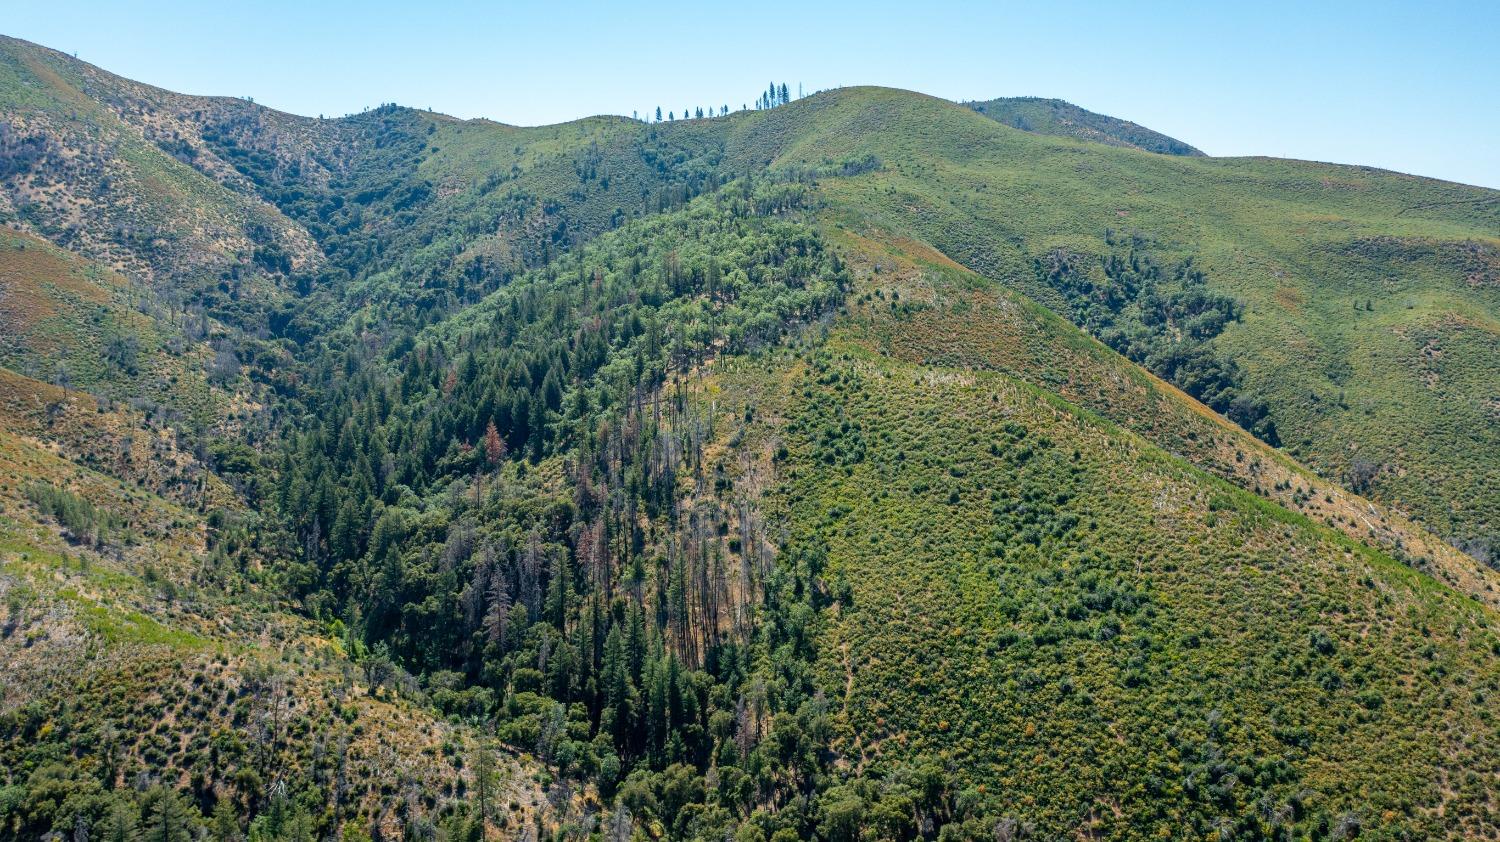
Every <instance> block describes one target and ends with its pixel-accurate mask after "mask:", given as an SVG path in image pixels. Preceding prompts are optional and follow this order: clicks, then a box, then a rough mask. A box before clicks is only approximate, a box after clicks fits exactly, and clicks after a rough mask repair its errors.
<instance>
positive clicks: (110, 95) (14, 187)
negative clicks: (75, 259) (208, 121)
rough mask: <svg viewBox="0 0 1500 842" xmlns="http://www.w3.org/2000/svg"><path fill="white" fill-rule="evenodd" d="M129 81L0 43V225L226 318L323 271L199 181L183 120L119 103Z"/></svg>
mask: <svg viewBox="0 0 1500 842" xmlns="http://www.w3.org/2000/svg"><path fill="white" fill-rule="evenodd" d="M127 84H133V83H126V82H125V80H120V79H119V78H118V77H113V76H110V75H109V74H105V73H102V72H101V71H99V70H98V69H97V68H93V67H91V66H89V65H86V64H83V63H82V62H79V61H76V60H74V59H71V58H68V57H67V56H64V55H62V54H61V53H57V52H55V51H53V50H48V49H46V48H44V47H39V46H37V45H35V44H29V43H27V42H25V41H20V40H16V39H12V38H0V113H3V114H4V117H3V127H4V136H5V139H6V140H5V145H6V146H7V148H8V154H7V155H6V162H5V165H4V167H3V168H0V222H4V223H6V224H7V225H9V226H12V227H19V228H22V229H23V230H26V231H29V232H31V233H35V234H38V235H40V236H42V237H45V238H46V239H48V240H51V241H52V242H54V243H56V244H58V245H61V246H63V247H65V248H68V249H70V250H72V251H75V252H78V253H79V254H82V255H84V256H86V257H89V258H91V259H93V260H95V261H98V262H99V263H101V264H103V265H104V266H105V267H107V268H110V269H114V270H116V271H119V272H121V273H122V274H124V275H125V276H127V277H128V278H130V279H132V280H134V281H137V282H143V283H149V284H150V285H151V286H152V287H153V288H154V289H155V291H156V292H158V293H159V294H161V295H163V296H165V297H166V298H167V299H168V300H174V301H178V302H187V301H192V302H198V303H201V304H203V305H205V306H209V307H213V308H216V309H218V310H221V311H222V312H224V314H225V315H226V317H230V316H231V315H232V314H235V313H237V312H238V311H239V310H240V309H241V307H240V306H239V298H240V296H241V295H244V296H246V297H247V298H250V297H254V296H260V297H265V296H275V295H280V294H281V290H282V288H283V287H284V286H285V285H286V276H288V275H290V274H291V273H292V272H293V271H294V270H299V269H309V268H311V267H312V266H314V265H315V264H316V263H317V262H318V257H319V256H318V255H317V253H316V252H315V250H314V249H313V247H312V244H311V242H310V241H309V240H308V238H307V236H306V233H305V232H303V231H302V230H300V228H299V227H298V226H296V225H295V224H292V223H290V222H289V221H287V220H286V219H285V218H284V217H283V216H282V215H281V214H280V213H278V212H277V211H276V209H275V208H273V207H271V206H269V205H267V204H266V203H265V202H263V201H261V200H260V199H259V198H256V197H254V196H250V195H247V194H246V192H245V191H242V190H235V189H231V187H229V186H226V185H224V184H221V183H220V182H219V181H217V180H215V178H213V177H210V175H208V174H206V172H205V171H208V172H212V171H213V168H214V166H213V165H214V163H215V162H212V161H208V160H203V161H199V160H198V149H197V147H196V146H195V145H194V144H193V143H192V142H190V141H189V140H188V139H187V138H185V137H184V136H183V132H182V127H181V125H180V123H179V122H176V121H174V120H172V119H171V117H170V115H168V114H165V113H163V112H162V111H160V110H158V109H156V108H154V107H148V106H145V105H142V104H141V103H138V102H131V101H128V100H125V99H123V98H122V96H123V95H122V93H121V90H122V86H124V85H127ZM200 167H201V168H202V169H200ZM251 309H252V310H253V309H254V308H251Z"/></svg>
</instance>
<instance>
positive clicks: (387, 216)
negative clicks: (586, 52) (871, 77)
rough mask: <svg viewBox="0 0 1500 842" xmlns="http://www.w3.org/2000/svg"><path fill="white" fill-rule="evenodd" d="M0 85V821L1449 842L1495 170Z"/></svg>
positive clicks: (87, 830)
mask: <svg viewBox="0 0 1500 842" xmlns="http://www.w3.org/2000/svg"><path fill="white" fill-rule="evenodd" d="M0 103H4V104H5V108H4V109H3V111H0V114H3V116H0V153H3V154H0V213H4V214H5V216H4V217H3V219H0V221H3V222H4V224H5V227H4V228H3V229H0V321H3V325H4V328H5V332H6V335H5V336H4V337H3V338H0V366H3V368H0V591H3V592H4V609H3V611H4V613H3V614H0V668H3V669H4V670H5V673H6V675H8V676H10V677H11V680H10V681H8V682H6V683H5V684H4V686H3V691H0V769H3V771H0V839H10V838H16V839H31V838H40V837H42V836H43V835H45V834H48V833H57V834H75V835H76V834H78V833H84V834H87V835H88V837H89V838H97V837H99V836H101V835H102V836H104V837H106V838H131V832H132V829H134V828H138V827H144V828H146V829H149V830H150V832H151V834H152V836H153V837H157V836H160V837H161V838H178V839H181V838H197V837H198V836H200V835H201V836H203V837H205V838H211V839H215V840H226V842H227V840H243V839H254V840H268V839H284V838H286V839H306V840H311V839H324V838H341V839H348V840H360V839H391V838H406V839H441V840H461V839H462V840H477V839H486V838H490V839H493V838H524V839H541V838H555V839H573V838H580V839H581V838H608V839H621V840H623V839H653V840H660V839H702V840H709V839H714V840H720V839H726V838H734V839H736V840H744V842H753V841H754V840H763V842H767V841H769V840H774V842H787V840H791V839H821V840H829V841H830V842H832V840H856V839H882V840H885V839H891V840H914V839H943V840H980V839H984V840H991V839H1008V840H1014V839H1023V838H1030V839H1060V838H1069V837H1071V838H1088V839H1118V840H1127V839H1140V838H1184V839H1209V838H1215V839H1266V838H1276V839H1280V838H1286V839H1350V838H1355V837H1361V838H1376V839H1414V838H1424V839H1425V838H1433V839H1439V838H1442V839H1495V838H1500V802H1497V800H1496V798H1495V795H1494V793H1495V792H1497V791H1500V722H1497V720H1496V717H1495V716H1494V713H1493V710H1494V706H1493V699H1494V697H1495V695H1496V693H1497V692H1500V570H1497V568H1496V567H1495V566H1493V561H1494V553H1495V550H1496V545H1497V541H1500V539H1497V538H1496V535H1497V530H1500V495H1496V494H1494V493H1493V488H1494V487H1495V486H1496V484H1497V483H1500V439H1497V438H1496V430H1497V429H1500V425H1496V424H1494V423H1493V422H1494V421H1495V420H1496V416H1495V411H1496V406H1497V405H1500V404H1497V403H1496V402H1497V400H1500V396H1497V395H1495V394H1493V386H1492V384H1493V382H1494V380H1495V376H1494V375H1495V372H1496V371H1497V370H1500V268H1497V267H1500V263H1497V255H1500V194H1496V193H1495V191H1489V190H1483V189H1480V188H1471V187H1465V186H1462V185H1454V184H1448V183H1443V182H1436V181H1431V180H1427V179H1421V178H1417V177H1413V176H1404V175H1399V174H1394V173H1386V172H1380V171H1375V170H1369V169H1362V168H1355V167H1337V166H1331V165H1323V164H1311V163H1306V162H1297V161H1283V160H1274V159H1218V158H1209V157H1206V156H1203V155H1202V154H1201V153H1198V152H1197V150H1194V149H1192V148H1191V147H1186V146H1185V145H1182V144H1180V143H1178V142H1176V141H1172V140H1171V139H1170V138H1165V137H1163V136H1160V135H1156V134H1155V133H1152V132H1149V131H1147V130H1145V129H1141V128H1140V127H1138V126H1135V125H1134V124H1129V123H1124V122H1123V121H1116V120H1113V119H1112V118H1104V117H1102V116H1100V115H1093V114H1089V113H1088V112H1084V111H1082V110H1081V109H1073V107H1072V106H1066V104H1063V103H1056V102H1055V101H1048V100H1031V99H1026V100H996V101H992V102H991V103H983V104H977V105H983V106H985V108H984V109H983V111H984V113H980V110H979V109H976V108H975V107H972V106H973V105H976V104H970V106H965V105H961V104H956V103H952V102H947V101H943V100H939V99H935V98H931V97H926V96H923V95H920V94H914V93H911V92H906V91H898V90H892V89H884V88H848V89H840V90H835V91H829V92H825V93H821V94H817V95H814V96H812V97H809V98H806V99H803V100H798V101H794V102H790V103H789V104H785V105H781V106H779V107H774V108H767V109H763V110H756V111H751V112H738V113H735V114H731V115H727V116H722V117H717V118H709V119H696V120H682V121H673V122H667V123H652V124H646V123H639V122H636V121H632V120H625V119H621V118H608V117H594V118H588V119H584V120H579V121H576V122H572V123H567V124H563V125H558V126H546V127H537V128H519V127H513V126H506V125H503V124H498V123H493V122H489V121H483V120H474V121H460V120H455V119H452V118H449V117H446V116H443V115H438V114H433V113H430V112H424V111H418V110H414V109H408V108H402V107H398V106H382V107H381V108H378V109H373V110H370V111H367V112H364V113H361V114H356V115H349V116H346V117H340V118H329V119H325V118H321V117H320V118H308V117H299V116H295V115H289V114H283V113H280V112H276V111H272V110H269V109H265V108H262V107H260V106H257V105H255V104H254V103H252V102H249V101H246V100H238V99H227V98H213V97H190V96H185V95H180V94H176V93H173V92H170V91H164V90H161V89H157V88H152V87H150V86H147V85H142V84H139V83H136V82H132V81H130V80H126V79H122V78H120V77H116V76H113V75H111V74H109V73H107V72H105V71H103V70H100V69H98V68H94V67H92V66H89V65H86V64H83V63H81V62H77V61H74V60H73V59H70V58H68V57H67V56H64V55H62V54H60V53H55V52H53V51H50V50H46V49H45V48H41V47H38V46H36V45H31V44H27V43H25V42H20V41H16V40H13V39H3V40H0ZM1017 120H1020V121H1021V122H1023V123H1025V125H1022V126H1020V127H1019V128H1022V129H1024V130H1023V131H1018V130H1017V126H1016V125H1015V123H1016V121H1017ZM1055 135H1064V136H1061V137H1059V136H1055ZM1158 152H1166V153H1168V154H1157V153H1158ZM140 220H145V221H148V222H149V225H150V226H151V230H150V231H149V232H146V234H148V235H149V236H143V235H142V231H143V230H144V229H139V228H138V227H135V226H136V225H137V222H133V221H140Z"/></svg>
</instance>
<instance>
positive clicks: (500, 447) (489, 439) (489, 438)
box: [484, 419, 505, 468]
mask: <svg viewBox="0 0 1500 842" xmlns="http://www.w3.org/2000/svg"><path fill="white" fill-rule="evenodd" d="M484 455H485V458H486V459H488V460H489V462H490V467H492V468H498V467H499V466H500V463H501V462H502V461H503V460H504V459H505V440H504V439H502V438H500V431H499V430H498V429H496V428H495V421H494V419H490V424H489V426H488V427H486V428H485V429H484Z"/></svg>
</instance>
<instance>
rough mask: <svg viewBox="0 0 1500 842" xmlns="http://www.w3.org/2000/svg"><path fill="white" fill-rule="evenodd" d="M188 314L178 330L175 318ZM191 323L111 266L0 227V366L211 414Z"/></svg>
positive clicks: (204, 367)
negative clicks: (169, 310) (184, 322)
mask: <svg viewBox="0 0 1500 842" xmlns="http://www.w3.org/2000/svg"><path fill="white" fill-rule="evenodd" d="M174 316H175V317H177V318H183V320H185V321H189V325H188V326H187V327H186V329H185V328H184V327H183V326H180V325H179V324H177V318H174ZM198 327H199V325H198V324H194V323H192V321H191V320H188V319H186V318H185V314H181V313H178V314H171V313H168V312H166V311H165V310H164V309H161V308H158V307H157V306H156V304H155V298H154V297H152V296H150V295H149V293H146V292H144V291H142V290H140V289H138V288H136V287H133V286H132V285H131V283H130V282H129V281H127V280H126V279H125V278H123V277H121V276H120V275H118V274H116V273H114V272H111V271H109V270H107V269H103V268H101V267H100V266H98V265H97V264H93V263H90V262H88V261H86V260H83V259H81V258H79V257H78V256H77V255H74V254H72V253H70V252H66V251H63V250H61V249H59V248H57V247H56V246H53V245H52V244H50V243H48V242H46V241H45V240H41V239H38V238H36V237H32V236H29V235H26V234H22V233H19V232H15V231H11V230H5V229H0V329H3V336H0V365H4V366H6V367H8V368H10V369H12V370H14V371H19V372H25V373H27V374H29V375H31V376H32V377H35V378H40V379H45V380H48V381H50V382H53V383H57V384H60V385H67V386H68V387H70V388H73V389H80V390H84V391H87V392H90V393H93V394H96V395H100V396H104V397H107V398H108V399H112V400H116V401H127V402H130V403H132V404H134V405H135V406H136V407H137V408H138V409H144V410H149V409H152V408H158V407H159V408H163V409H166V410H169V411H173V412H177V413H180V414H182V415H186V416H195V417H198V418H200V419H206V418H211V417H214V416H216V415H217V411H216V406H215V404H216V401H217V400H218V399H219V398H218V397H217V396H215V395H214V394H213V390H212V389H211V387H210V385H209V382H208V378H207V375H208V374H209V370H210V368H211V365H212V360H211V358H209V357H208V356H207V349H206V348H205V347H203V346H200V345H197V344H196V343H194V342H191V341H189V338H188V335H187V334H188V333H189V332H190V331H192V330H194V329H197V328H198Z"/></svg>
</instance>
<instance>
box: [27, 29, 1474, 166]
mask: <svg viewBox="0 0 1500 842" xmlns="http://www.w3.org/2000/svg"><path fill="white" fill-rule="evenodd" d="M216 5H218V6H223V7H225V8H214V6H216ZM1132 5H1134V6H1136V8H1127V6H1132ZM633 6H634V4H628V3H620V2H615V3H606V2H565V0H557V2H552V3H537V4H516V3H487V4H481V3H456V2H455V3H443V2H429V3H425V4H416V3H388V2H383V1H382V0H370V2H365V3H353V2H338V1H337V0H336V1H335V2H318V0H302V2H282V1H281V0H275V1H274V2H262V3H254V4H252V3H236V4H227V3H226V4H207V3H201V2H133V3H123V2H118V0H114V2H110V0H66V2H57V0H51V2H37V0H7V1H6V7H7V8H6V11H5V14H4V15H3V18H0V32H3V33H4V34H7V35H13V36H17V37H20V38H26V39H28V40H32V41H37V42H39V43H42V44H45V45H47V46H49V47H54V48H56V49H59V50H63V51H65V52H69V53H77V54H78V57H79V58H82V59H84V60H86V61H90V62H93V63H94V64H97V65H99V66H101V67H103V68H105V69H107V70H110V71H113V72H115V73H119V74H121V75H124V76H128V77H131V78H134V79H138V80H141V81H144V82H150V83H152V84H156V85H160V86H162V87H166V88H170V89H173V90H179V91H185V92H188V93H202V94H224V95H233V96H253V97H254V98H255V101H256V102H260V103H264V104H266V105H270V106H273V107H276V108H280V109H283V110H287V111H292V112H295V113H299V114H308V115H316V114H330V115H333V114H344V113H348V112H351V111H358V110H360V109H362V108H364V107H366V106H373V105H378V104H380V103H382V102H398V103H401V104H403V105H411V106H416V107H423V108H426V107H430V108H433V109H435V110H437V111H442V112H445V113H449V114H454V115H457V116H460V117H488V118H491V119H496V120H501V121H503V122H507V123H518V124H528V125H530V124H539V123H551V122H558V121H562V120H568V119H572V118H575V117H580V116H585V115H589V114H598V113H615V114H630V113H631V112H632V111H635V110H638V111H640V112H641V113H642V114H645V113H646V112H647V111H648V110H650V109H654V108H655V107H656V106H657V105H660V106H661V107H662V108H663V110H664V111H666V110H676V111H680V110H681V109H682V107H683V106H694V107H696V106H699V105H702V106H709V105H715V106H717V105H722V104H728V105H729V106H730V107H731V108H737V107H739V105H740V104H741V103H746V102H753V101H754V98H755V96H756V94H757V93H758V92H759V91H760V90H763V89H764V88H765V86H766V84H767V83H768V82H770V81H772V80H775V81H777V82H781V81H785V82H787V83H789V85H790V86H791V88H792V89H793V90H794V91H795V90H796V88H797V85H798V84H799V83H800V84H801V85H802V86H803V87H804V88H805V89H806V90H807V91H809V92H811V91H813V90H816V89H819V88H827V87H834V86H838V85H853V84H880V85H891V86H895V87H902V88H911V89H914V90H918V91H923V92H925V93H930V94H935V95H937V96H943V97H948V98H950V99H979V98H982V99H988V98H991V97H996V96H1017V95H1035V96H1052V97H1060V98H1063V99H1067V100H1069V101H1071V102H1074V103H1076V104H1078V105H1081V106H1084V107H1085V108H1089V109H1091V110H1094V111H1100V112H1103V113H1106V114H1111V115H1114V116H1117V117H1123V118H1126V119H1129V120H1134V121H1136V122H1138V123H1141V124H1142V125H1145V126H1148V127H1150V128H1153V129H1156V130H1158V131H1161V132H1165V133H1167V134H1170V135H1172V136H1174V137H1177V138H1179V139H1181V140H1184V141H1187V142H1188V143H1191V144H1193V145H1195V146H1198V147H1199V148H1201V149H1203V150H1205V151H1207V152H1209V153H1210V154H1213V155H1251V154H1255V155H1276V156H1281V157H1291V158H1308V159H1313V160H1320V161H1335V162H1339V163H1358V164H1370V165H1374V166H1381V167H1386V168H1389V169H1394V170H1400V171H1403V172H1413V173H1418V174H1421V175H1429V176H1435V177H1439V178H1447V179H1452V180H1455V181H1463V182H1467V183H1470V184H1481V185H1485V186H1489V187H1497V188H1500V49H1497V48H1496V42H1497V41H1500V1H1497V0H1473V1H1472V2H1442V0H1436V2H1426V3H1419V2H1411V3H1381V2H1364V3H1352V2H1350V3H1346V2H1323V3H1314V2H1302V3H1280V2H1261V3H1220V2H1215V0H1200V2H1194V3H1171V2H1163V3H1151V4H1127V3H1123V2H1050V3H1035V4H1020V3H1007V2H991V3H957V2H922V3H918V2H909V3H888V2H836V3H823V4H819V3H811V2H801V3H783V2H779V0H773V1H771V2H767V1H766V0H762V2H752V3H740V4H734V5H728V4H716V3H661V4H655V5H652V6H651V7H650V8H644V7H642V8H639V9H637V8H633Z"/></svg>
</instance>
